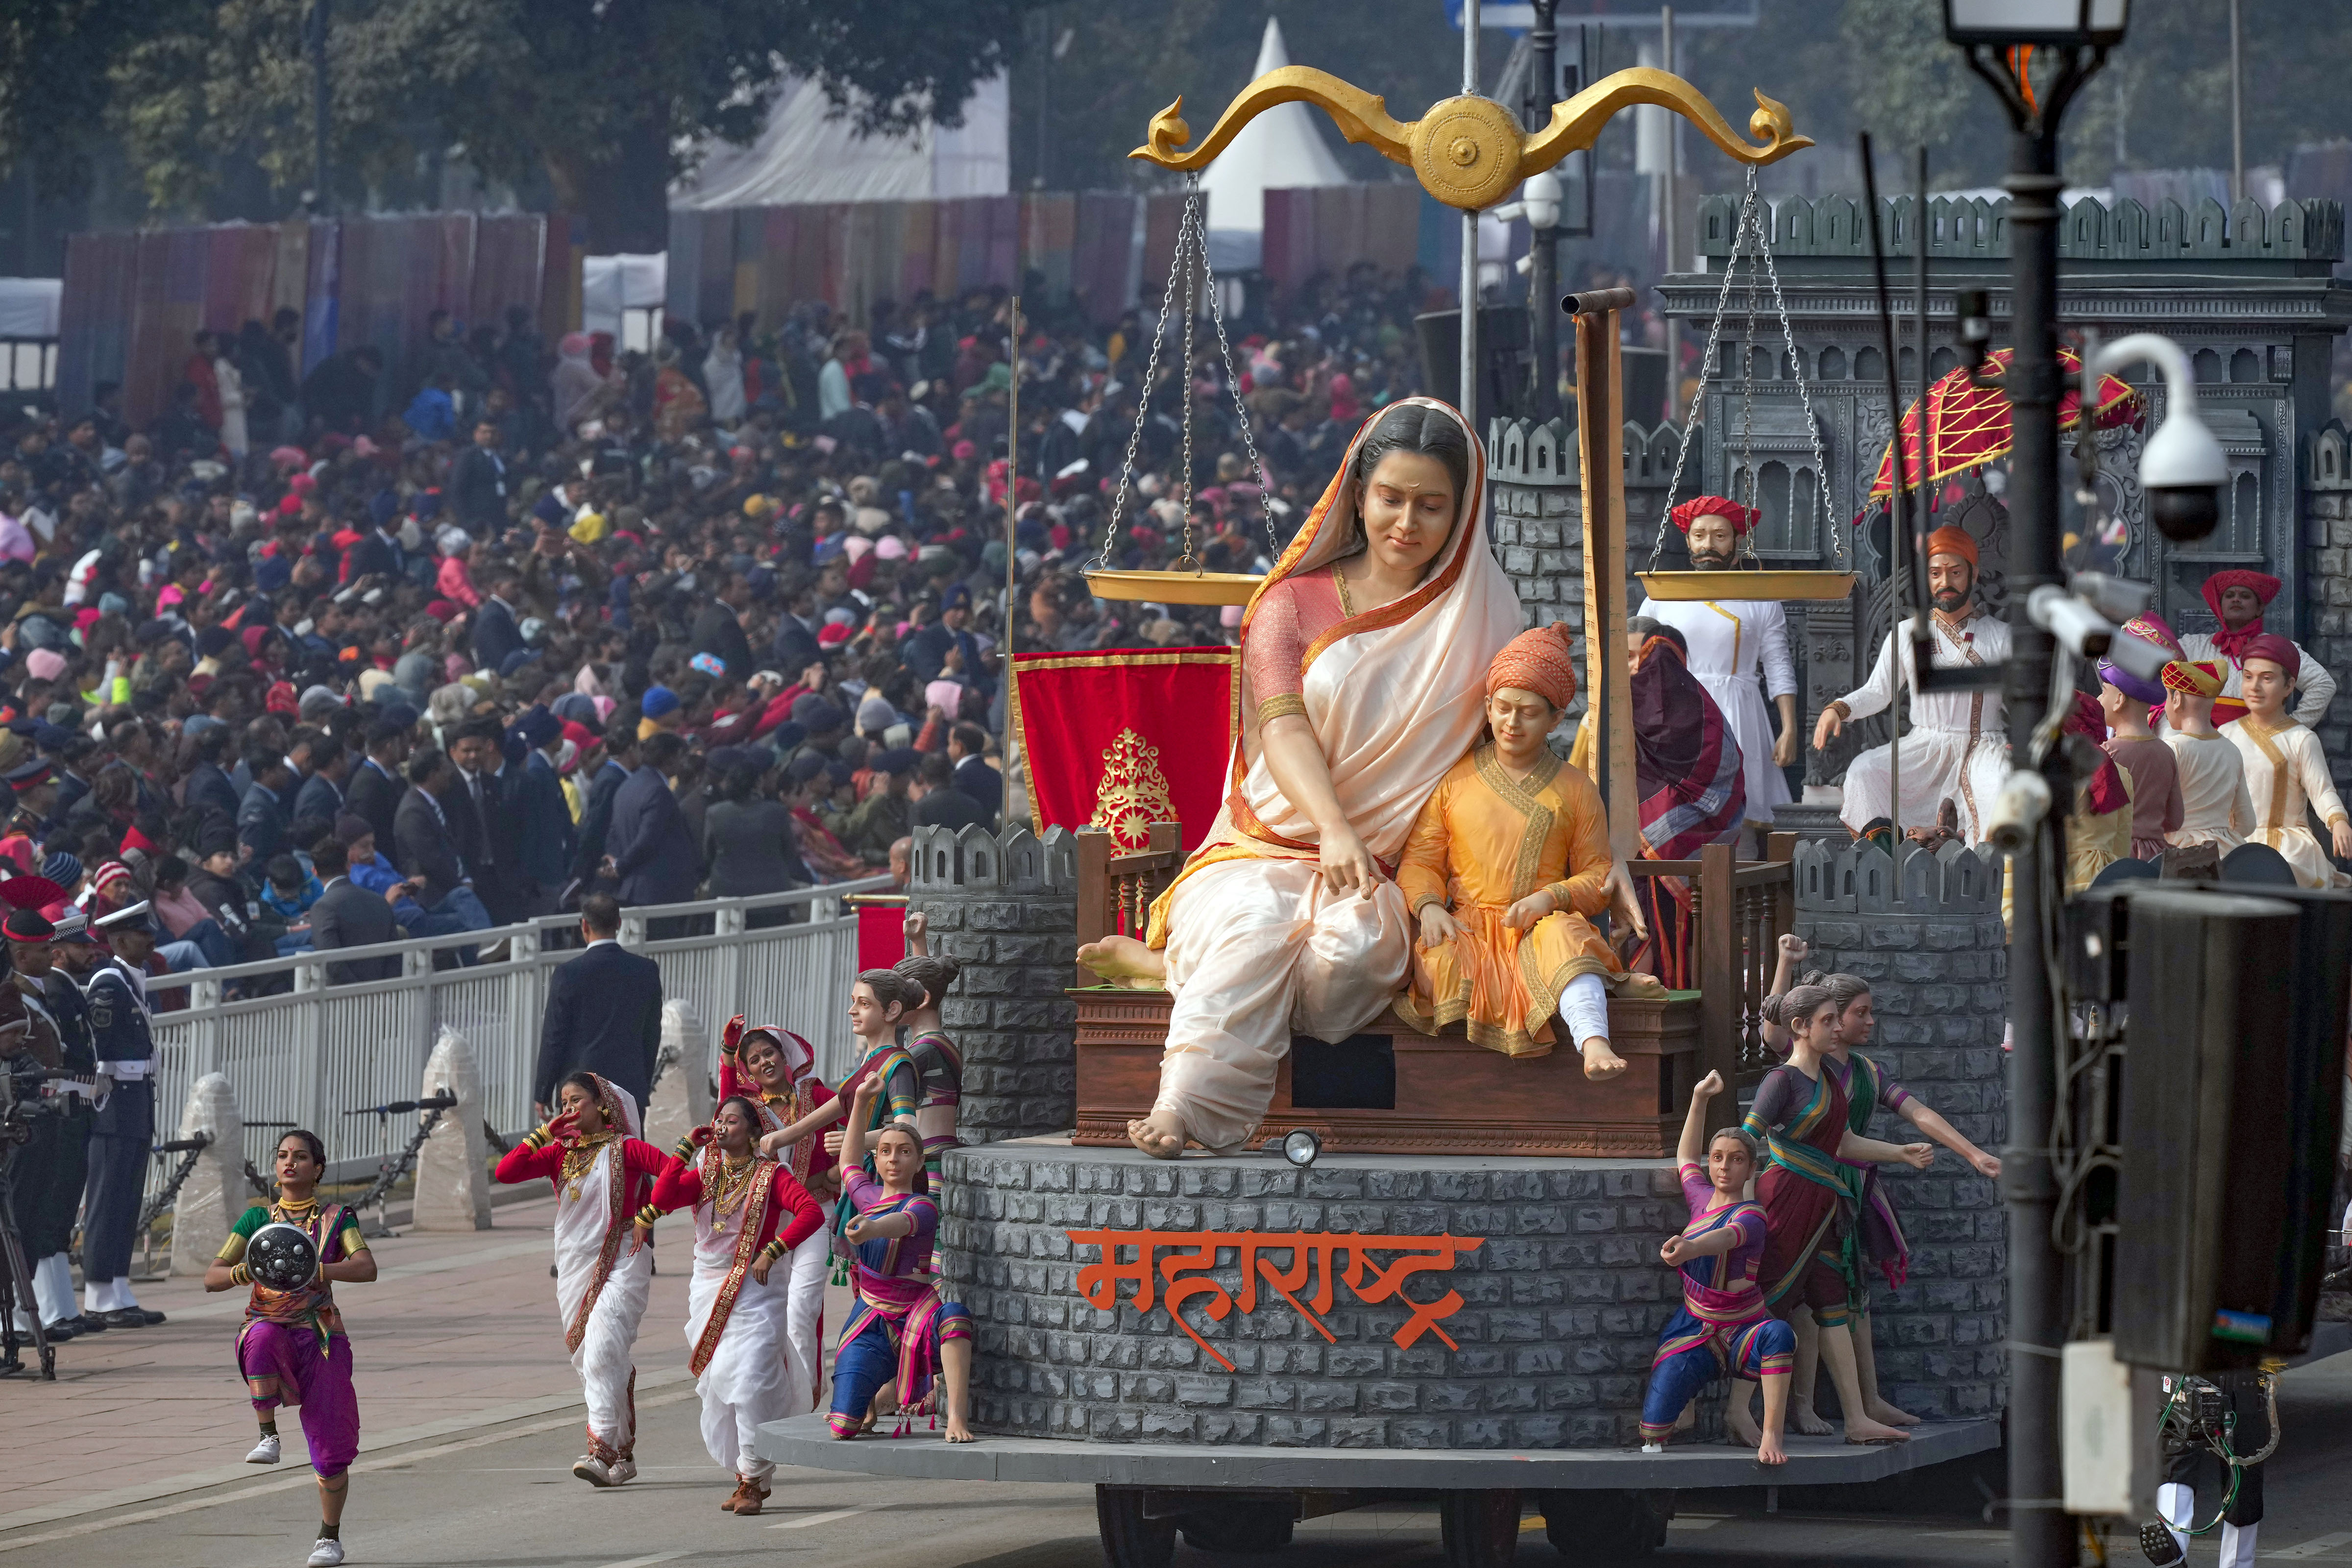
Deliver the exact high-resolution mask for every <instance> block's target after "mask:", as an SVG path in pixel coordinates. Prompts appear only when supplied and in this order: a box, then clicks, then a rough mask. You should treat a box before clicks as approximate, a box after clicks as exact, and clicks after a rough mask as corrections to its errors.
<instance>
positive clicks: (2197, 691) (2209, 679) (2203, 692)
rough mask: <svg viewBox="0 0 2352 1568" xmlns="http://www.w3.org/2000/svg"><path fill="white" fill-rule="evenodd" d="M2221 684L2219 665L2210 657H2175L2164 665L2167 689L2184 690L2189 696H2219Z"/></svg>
mask: <svg viewBox="0 0 2352 1568" xmlns="http://www.w3.org/2000/svg"><path fill="white" fill-rule="evenodd" d="M2222 684H2223V681H2222V677H2221V666H2220V665H2218V664H2215V663H2214V662H2212V661H2211V660H2210V659H2186V658H2176V659H2174V660H2173V661H2172V662H2171V663H2170V664H2168V665H2166V666H2165V667H2164V687H2165V689H2166V690H2168V691H2181V692H2186V693H2188V694H2189V696H2191V697H2219V696H2221V687H2222Z"/></svg>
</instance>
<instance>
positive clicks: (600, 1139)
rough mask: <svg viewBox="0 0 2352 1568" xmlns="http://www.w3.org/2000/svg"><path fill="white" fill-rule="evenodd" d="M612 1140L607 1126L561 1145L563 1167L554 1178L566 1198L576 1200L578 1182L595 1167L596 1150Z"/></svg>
mask: <svg viewBox="0 0 2352 1568" xmlns="http://www.w3.org/2000/svg"><path fill="white" fill-rule="evenodd" d="M612 1141H613V1130H612V1129H611V1128H609V1127H608V1128H606V1129H605V1130H604V1131H602V1132H595V1133H583V1135H582V1136H581V1138H580V1140H579V1142H575V1143H567V1144H565V1145H564V1146H563V1168H562V1173H560V1174H559V1175H558V1176H557V1178H556V1180H557V1184H559V1185H561V1186H562V1188H563V1195H564V1196H565V1197H566V1198H567V1199H570V1200H572V1201H574V1202H577V1201H578V1199H579V1197H580V1184H581V1182H582V1181H583V1180H584V1179H585V1178H586V1176H587V1174H588V1173H589V1172H590V1171H591V1170H592V1169H593V1168H594V1167H595V1164H596V1154H597V1152H598V1151H599V1150H601V1149H603V1148H604V1145H605V1144H607V1143H610V1142H612Z"/></svg>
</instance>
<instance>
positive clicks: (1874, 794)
mask: <svg viewBox="0 0 2352 1568" xmlns="http://www.w3.org/2000/svg"><path fill="white" fill-rule="evenodd" d="M1929 626H1930V631H1931V635H1932V637H1934V639H1935V645H1936V651H1935V659H1936V665H1935V667H1936V668H1938V669H1953V668H1959V667H1961V666H1963V665H1985V664H2001V663H2004V662H2006V661H2007V659H2008V658H2009V623H2008V622H2006V621H2000V620H1995V619H1994V618H1993V617H1992V616H1988V615H1986V614H1984V613H1983V612H1982V611H1981V610H1979V612H1978V613H1977V614H1976V615H1975V616H1973V617H1972V618H1970V619H1969V620H1968V621H1965V622H1963V623H1961V626H1960V628H1959V630H1958V632H1957V633H1955V632H1954V631H1953V630H1952V629H1951V628H1949V627H1948V626H1945V625H1944V624H1943V623H1942V622H1941V621H1935V620H1931V621H1930V622H1929ZM1898 630H1899V628H1898ZM1898 647H1899V657H1900V658H1901V661H1902V670H1903V679H1904V683H1905V684H1906V686H1907V687H1908V688H1909V690H1910V695H1909V702H1908V712H1907V717H1908V718H1909V720H1910V722H1911V728H1910V731H1908V732H1907V733H1906V734H1905V735H1904V736H1903V738H1902V739H1901V740H1900V741H1899V742H1896V743H1897V744H1899V745H1900V746H1901V747H1902V748H1903V780H1902V783H1903V812H1902V824H1903V828H1904V831H1905V832H1906V833H1907V832H1909V831H1910V830H1911V829H1912V828H1913V827H1915V826H1917V827H1925V826H1933V825H1934V823H1935V820H1936V813H1937V807H1938V806H1939V805H1941V804H1942V803H1943V802H1944V801H1945V800H1947V799H1949V800H1950V801H1951V802H1952V803H1953V804H1954V805H1958V807H1959V811H1960V835H1961V837H1963V838H1965V839H1966V840H1967V841H1968V842H1969V843H1970V844H1977V843H1981V842H1982V841H1983V839H1984V822H1985V817H1986V816H1987V814H1989V813H1990V811H1991V810H1992V806H1993V801H1994V800H1995V799H1996V798H1997V797H1998V796H1999V795H2000V786H2001V784H2002V782H2003V781H2004V780H2006V779H2007V778H2008V776H2009V735H2008V731H2007V730H2006V729H2005V728H2004V727H2003V724H2002V721H2001V700H2000V691H1999V690H1998V689H1978V690H1972V691H1924V692H1923V691H1921V690H1920V689H1919V678H1918V671H1917V668H1916V666H1915V665H1914V664H1913V662H1912V658H1913V656H1912V651H1911V639H1910V638H1909V637H1899V636H1898V635H1897V634H1896V633H1895V632H1889V633H1888V634H1887V636H1886V640H1885V642H1883V643H1881V644H1880V645H1879V647H1878V662H1877V663H1876V664H1874V665H1873V666H1872V667H1871V671H1870V679H1868V680H1866V681H1864V682H1863V684H1862V685H1861V686H1859V687H1857V688H1855V689H1853V690H1852V691H1850V692H1848V693H1846V695H1845V697H1844V698H1843V701H1844V703H1845V707H1846V717H1847V720H1848V721H1853V720H1856V719H1867V718H1869V717H1870V716H1871V715H1872V714H1874V713H1884V712H1885V711H1886V710H1887V709H1888V708H1889V707H1891V706H1892V705H1893V704H1894V701H1895V661H1896V658H1898ZM1891 752H1892V748H1890V747H1887V746H1874V747H1872V748H1871V749H1870V750H1869V751H1867V752H1863V753H1862V754H1861V755H1860V756H1858V757H1856V758H1854V760H1853V763H1852V765H1850V766H1849V767H1848V768H1847V769H1846V773H1845V805H1844V808H1843V810H1842V811H1841V812H1840V813H1839V814H1838V815H1839V819H1840V820H1841V821H1843V823H1844V824H1845V825H1846V826H1848V827H1850V828H1852V829H1853V831H1855V832H1856V833H1859V832H1861V831H1862V829H1863V828H1864V826H1868V825H1869V824H1870V823H1871V822H1872V821H1874V819H1876V818H1878V817H1882V816H1894V815H1895V813H1894V811H1893V810H1892V806H1893V803H1894V795H1893V793H1892V786H1891V784H1890V781H1889V777H1888V775H1889V773H1890V771H1891V770H1890V766H1889V764H1890V763H1891V761H1892V757H1891Z"/></svg>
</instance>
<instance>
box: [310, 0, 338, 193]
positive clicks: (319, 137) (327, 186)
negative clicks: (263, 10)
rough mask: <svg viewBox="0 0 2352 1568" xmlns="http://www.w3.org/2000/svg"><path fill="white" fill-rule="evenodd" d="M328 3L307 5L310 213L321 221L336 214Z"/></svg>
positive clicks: (324, 0)
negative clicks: (329, 126) (330, 132)
mask: <svg viewBox="0 0 2352 1568" xmlns="http://www.w3.org/2000/svg"><path fill="white" fill-rule="evenodd" d="M330 4H331V0H311V5H310V76H311V83H310V87H311V101H310V135H311V143H310V212H311V215H312V216H316V217H324V216H327V215H328V214H329V213H331V212H332V211H334V210H335V201H334V196H333V195H332V194H331V191H332V187H331V181H330V179H329V170H328V164H327V116H328V112H329V109H330V103H329V99H328V90H327V27H328V20H329V6H330Z"/></svg>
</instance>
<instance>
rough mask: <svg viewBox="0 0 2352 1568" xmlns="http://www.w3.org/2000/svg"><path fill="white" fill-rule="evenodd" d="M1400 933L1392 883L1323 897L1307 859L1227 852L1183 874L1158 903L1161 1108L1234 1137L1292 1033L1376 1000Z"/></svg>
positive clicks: (1342, 1023)
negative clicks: (1163, 1048)
mask: <svg viewBox="0 0 2352 1568" xmlns="http://www.w3.org/2000/svg"><path fill="white" fill-rule="evenodd" d="M1411 958H1412V922H1411V921H1410V920H1409V918H1408V917H1407V914H1406V911H1405V907H1404V898H1403V896H1402V894H1400V893H1399V892H1398V891H1397V889H1396V884H1395V883H1393V882H1382V883H1381V885H1380V887H1379V888H1378V889H1376V890H1375V891H1374V892H1373V894H1372V896H1371V897H1370V898H1369V899H1366V898H1360V897H1359V896H1358V895H1356V894H1354V893H1339V894H1334V893H1332V892H1331V891H1329V890H1328V889H1326V888H1325V887H1324V885H1323V873H1322V869H1321V868H1319V867H1318V866H1317V865H1316V864H1315V863H1314V862H1313V861H1311V860H1261V859H1248V860H1226V861H1223V862H1220V863H1219V864H1217V865H1214V866H1208V867H1203V868H1202V869H1201V870H1199V871H1196V872H1194V873H1193V874H1192V876H1190V877H1187V878H1186V879H1184V881H1183V883H1182V884H1181V886H1179V887H1178V889H1176V897H1175V900H1174V901H1173V902H1172V903H1171V906H1170V911H1169V938H1168V989H1169V990H1170V991H1171V992H1172V993H1173V994H1174V996H1175V1003H1174V1005H1173V1007H1172V1008H1171V1011H1170V1014H1169V1019H1168V1039H1169V1048H1168V1055H1167V1058H1165V1060H1164V1061H1163V1062H1162V1064H1161V1066H1160V1104H1161V1105H1162V1106H1169V1105H1175V1106H1178V1107H1180V1108H1181V1113H1182V1115H1183V1118H1184V1125H1185V1130H1186V1131H1188V1132H1189V1133H1190V1134H1191V1135H1192V1137H1193V1138H1195V1139H1197V1140H1198V1141H1199V1142H1202V1143H1203V1144H1205V1145H1207V1146H1208V1147H1210V1148H1214V1149H1222V1148H1230V1147H1232V1146H1233V1145H1234V1144H1237V1143H1239V1142H1242V1141H1243V1139H1244V1138H1246V1137H1247V1136H1248V1135H1249V1131H1250V1129H1251V1128H1253V1127H1255V1125H1256V1124H1257V1122H1258V1120H1259V1119H1260V1118H1261V1117H1263V1116H1264V1115H1265V1107H1266V1102H1267V1100H1268V1099H1269V1098H1270V1097H1271V1096H1272V1094H1273V1092H1274V1077H1275V1072H1276V1068H1279V1067H1280V1066H1281V1063H1282V1058H1283V1057H1284V1056H1285V1055H1286V1053H1287V1052H1288V1051H1289V1049H1290V1037H1291V1036H1292V1035H1294V1034H1297V1035H1311V1036H1313V1037H1315V1038H1317V1039H1318V1040H1332V1041H1339V1040H1344V1039H1346V1038H1347V1037H1349V1036H1350V1035H1352V1034H1355V1033H1356V1032H1357V1031H1358V1030H1360V1029H1361V1028H1362V1027H1363V1026H1365V1025H1367V1024H1369V1023H1370V1022H1371V1021H1372V1020H1373V1019H1374V1018H1377V1017H1379V1016H1381V1012H1382V1011H1384V1010H1385V1009H1386V1008H1387V1006H1388V1005H1389V1001H1390V998H1391V997H1392V996H1393V995H1394V994H1396V992H1397V991H1398V990H1399V989H1400V988H1401V987H1402V985H1403V984H1404V978H1405V965H1406V964H1407V963H1409V962H1410V960H1411Z"/></svg>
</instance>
